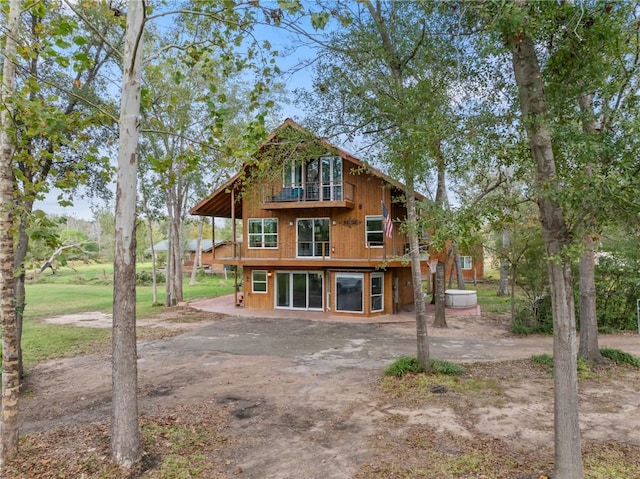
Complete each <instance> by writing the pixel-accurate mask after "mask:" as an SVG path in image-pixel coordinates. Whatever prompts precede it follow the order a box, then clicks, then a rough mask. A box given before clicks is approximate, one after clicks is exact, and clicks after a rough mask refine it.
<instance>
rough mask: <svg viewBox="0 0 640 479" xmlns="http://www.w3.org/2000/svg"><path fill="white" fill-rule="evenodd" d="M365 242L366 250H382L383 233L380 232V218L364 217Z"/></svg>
mask: <svg viewBox="0 0 640 479" xmlns="http://www.w3.org/2000/svg"><path fill="white" fill-rule="evenodd" d="M364 221H365V229H366V231H365V235H366V238H365V241H366V247H367V248H382V246H383V245H384V232H383V231H382V216H367V217H365V220H364Z"/></svg>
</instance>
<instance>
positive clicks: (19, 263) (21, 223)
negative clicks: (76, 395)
mask: <svg viewBox="0 0 640 479" xmlns="http://www.w3.org/2000/svg"><path fill="white" fill-rule="evenodd" d="M22 207H23V208H25V209H24V211H22V213H21V214H20V219H19V220H18V241H17V242H16V246H15V248H16V249H15V251H14V258H13V271H14V274H15V284H14V286H15V292H14V296H15V301H16V303H15V308H16V328H17V334H18V338H17V339H18V361H19V363H20V365H19V368H20V379H22V378H24V365H23V361H22V323H23V321H24V310H25V308H26V305H27V304H26V303H27V292H26V287H25V281H26V271H25V268H24V259H25V257H26V256H27V250H28V249H29V235H28V234H27V226H28V225H27V222H28V221H29V219H28V218H29V214H31V211H32V209H33V202H32V201H27V202H25V203H24V204H23V205H22Z"/></svg>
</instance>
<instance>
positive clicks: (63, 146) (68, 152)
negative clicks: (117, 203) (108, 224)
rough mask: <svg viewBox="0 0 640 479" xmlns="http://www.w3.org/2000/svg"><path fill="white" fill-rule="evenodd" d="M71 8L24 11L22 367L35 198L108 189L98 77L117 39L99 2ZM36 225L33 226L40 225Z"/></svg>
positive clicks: (18, 293) (19, 137)
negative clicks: (86, 27)
mask: <svg viewBox="0 0 640 479" xmlns="http://www.w3.org/2000/svg"><path fill="white" fill-rule="evenodd" d="M73 9H74V11H73V12H70V11H69V9H65V8H63V7H62V6H60V5H58V4H53V3H50V2H37V3H36V4H34V5H32V6H31V7H30V8H28V9H27V10H26V11H25V12H24V14H23V18H24V20H23V22H22V29H21V36H20V39H21V41H20V48H19V50H18V56H17V57H16V61H17V62H20V68H19V72H20V73H21V74H20V75H19V76H18V82H19V85H20V93H19V94H18V95H16V102H15V103H16V105H15V108H14V114H13V118H14V127H15V130H16V132H17V134H16V145H15V151H14V162H13V172H14V174H13V181H14V191H15V197H16V205H17V206H16V213H15V214H16V217H17V227H16V246H15V251H14V269H15V271H16V273H15V275H16V276H15V297H16V315H17V316H16V317H17V327H18V351H19V352H18V354H19V358H20V370H21V374H22V348H21V341H20V338H21V336H22V318H23V314H24V310H25V305H26V291H25V268H24V260H25V257H26V255H27V252H28V248H29V241H30V236H29V232H30V230H32V229H33V226H34V224H33V223H34V222H36V223H37V222H38V218H34V215H33V205H34V202H35V201H36V200H37V199H38V198H40V197H41V196H42V195H43V194H45V193H46V192H48V191H49V190H50V189H51V188H52V187H54V186H55V187H57V188H59V189H60V190H61V191H62V192H63V193H61V195H60V197H59V199H58V201H59V202H60V203H61V204H70V203H71V200H70V199H69V196H70V195H71V193H72V192H73V191H74V190H75V189H76V188H77V187H78V186H79V185H81V184H89V185H90V186H91V187H90V188H89V191H91V192H95V194H96V195H97V196H102V197H105V196H108V194H109V192H108V190H107V188H106V186H105V184H106V183H107V182H108V181H109V179H108V176H109V175H108V173H109V172H110V171H111V168H110V166H109V159H108V158H107V157H106V156H104V155H102V153H101V152H100V149H102V150H103V151H104V150H107V149H108V143H109V137H108V132H106V128H105V126H106V125H108V124H109V123H110V122H111V121H112V120H115V119H114V118H112V116H111V115H110V113H109V104H108V100H106V99H104V98H101V94H104V91H101V89H102V87H103V85H104V83H103V81H102V79H101V77H100V73H101V71H103V70H105V69H106V68H107V67H108V66H109V65H110V62H111V61H112V59H113V55H114V51H113V49H112V48H110V47H111V45H112V44H115V45H118V44H119V36H118V34H117V29H114V27H117V24H115V23H114V22H113V21H112V19H113V16H105V15H104V11H103V7H102V6H100V5H90V4H89V3H87V2H84V3H82V4H80V5H75V6H74V7H73ZM79 18H83V19H85V20H87V21H88V20H90V21H91V22H92V23H93V30H91V32H92V33H95V34H91V33H89V32H88V31H82V30H81V31H80V32H79V31H78V30H79V28H80V27H79V25H78V22H77V20H78V19H79ZM69 71H72V73H71V74H70V73H69ZM42 226H43V224H42V223H40V224H39V225H37V227H38V228H42Z"/></svg>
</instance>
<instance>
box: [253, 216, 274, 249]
mask: <svg viewBox="0 0 640 479" xmlns="http://www.w3.org/2000/svg"><path fill="white" fill-rule="evenodd" d="M277 247H278V220H277V219H276V218H254V219H250V220H249V248H277Z"/></svg>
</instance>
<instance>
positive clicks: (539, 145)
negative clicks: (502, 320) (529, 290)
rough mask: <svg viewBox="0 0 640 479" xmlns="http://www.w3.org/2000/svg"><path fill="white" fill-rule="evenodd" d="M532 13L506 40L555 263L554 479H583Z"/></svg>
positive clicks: (566, 273) (568, 303) (567, 304)
mask: <svg viewBox="0 0 640 479" xmlns="http://www.w3.org/2000/svg"><path fill="white" fill-rule="evenodd" d="M527 8H528V6H527V4H526V2H525V1H519V2H516V3H515V4H513V5H512V8H511V11H510V12H509V13H511V15H510V16H508V17H507V16H505V17H504V18H507V19H508V20H507V21H505V22H504V23H503V24H502V27H503V28H504V29H503V30H502V35H503V40H504V41H505V44H506V45H507V47H508V48H509V50H510V52H511V58H512V65H513V73H514V77H515V82H516V85H517V87H518V93H519V98H520V108H521V112H522V123H523V126H524V128H525V130H526V133H527V138H528V141H529V147H530V150H531V159H532V160H533V162H534V164H535V170H536V190H537V202H538V206H539V208H540V223H541V225H542V230H543V237H544V242H545V247H546V253H547V257H548V258H549V261H548V272H549V282H550V284H551V304H552V309H553V318H554V324H553V326H554V333H553V334H554V341H553V354H554V376H553V377H554V399H555V402H554V411H555V414H554V418H555V420H554V425H555V465H554V476H556V477H561V478H563V479H582V477H583V467H582V455H581V441H580V423H579V418H578V373H577V359H576V358H577V344H576V329H575V307H574V301H573V282H572V273H571V258H570V256H569V251H568V247H569V246H570V244H571V236H570V233H569V228H568V225H567V222H566V219H565V214H564V212H563V209H562V207H561V205H560V203H559V201H558V197H559V195H560V193H561V188H562V185H561V184H560V183H559V182H558V181H557V179H558V177H557V173H556V161H555V157H554V151H553V142H552V131H551V125H550V122H549V118H548V108H547V100H546V97H545V91H544V90H545V89H544V81H543V77H542V72H541V69H540V63H539V61H538V55H537V52H536V48H535V43H534V40H533V37H532V33H531V29H532V26H531V23H530V21H531V18H530V17H529V16H528V15H527V13H528V12H527Z"/></svg>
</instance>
